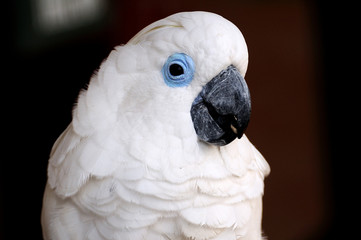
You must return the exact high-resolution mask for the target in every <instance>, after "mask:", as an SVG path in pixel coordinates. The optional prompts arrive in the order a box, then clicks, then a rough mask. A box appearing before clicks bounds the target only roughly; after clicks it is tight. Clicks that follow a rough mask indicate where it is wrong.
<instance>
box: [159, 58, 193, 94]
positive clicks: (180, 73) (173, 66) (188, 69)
mask: <svg viewBox="0 0 361 240" xmlns="http://www.w3.org/2000/svg"><path fill="white" fill-rule="evenodd" d="M162 74H163V78H164V82H165V83H166V84H167V85H168V86H169V87H185V86H187V85H188V84H189V83H190V82H191V81H192V80H193V76H194V62H193V59H192V58H191V57H190V56H188V55H187V54H184V53H175V54H173V55H171V56H169V58H168V59H167V61H166V62H165V63H164V65H163V68H162Z"/></svg>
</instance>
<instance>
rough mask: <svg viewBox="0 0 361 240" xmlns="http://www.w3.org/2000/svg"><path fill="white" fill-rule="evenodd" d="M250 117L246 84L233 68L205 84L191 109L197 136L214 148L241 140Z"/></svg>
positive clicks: (228, 68) (248, 94)
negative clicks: (214, 146) (237, 139)
mask: <svg viewBox="0 0 361 240" xmlns="http://www.w3.org/2000/svg"><path fill="white" fill-rule="evenodd" d="M250 115H251V99H250V93H249V90H248V86H247V83H246V81H245V80H244V78H243V77H242V75H241V74H240V72H239V71H238V70H237V69H236V67H234V66H233V65H230V66H229V67H227V69H225V70H223V71H221V72H220V73H219V74H218V75H217V76H215V77H214V78H213V79H212V80H211V81H209V82H208V83H207V84H206V85H205V86H204V87H203V89H202V91H201V92H200V93H199V94H198V96H197V97H196V99H195V100H194V101H193V104H192V107H191V117H192V121H193V125H194V129H195V131H196V133H197V135H198V137H199V138H200V139H201V140H203V141H205V142H208V143H211V144H215V145H218V146H224V145H227V144H228V143H230V142H232V141H233V140H234V139H235V138H237V137H238V138H241V137H242V135H243V133H244V131H245V130H246V128H247V125H248V122H249V119H250Z"/></svg>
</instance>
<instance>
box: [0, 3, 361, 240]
mask: <svg viewBox="0 0 361 240" xmlns="http://www.w3.org/2000/svg"><path fill="white" fill-rule="evenodd" d="M53 2H57V3H59V5H57V6H55V5H53V6H52V5H44V3H46V0H33V1H29V0H28V1H26V0H23V1H22V0H16V1H13V2H12V3H11V4H10V6H8V8H5V15H4V16H3V17H5V18H4V20H3V21H2V22H3V25H4V26H5V28H4V29H3V32H6V33H5V36H3V40H5V41H6V42H5V43H4V45H3V47H4V49H3V56H5V59H4V62H5V64H3V69H4V71H3V77H2V82H3V87H2V99H3V106H4V111H3V120H4V121H3V129H4V131H3V132H4V133H5V134H3V136H4V140H3V142H5V146H4V147H3V149H4V150H5V151H4V152H3V156H2V160H1V177H2V178H1V184H0V187H1V198H0V201H1V205H2V207H1V208H0V217H1V218H0V239H22V238H26V239H42V237H41V226H40V212H41V205H42V194H43V191H44V186H45V182H46V168H47V161H48V155H49V152H50V149H51V147H52V145H53V143H54V141H55V140H56V138H57V137H58V136H59V135H60V133H61V132H62V131H63V130H64V129H65V128H66V126H67V125H68V124H69V123H70V121H71V111H72V107H73V105H74V103H75V102H76V98H77V95H78V93H79V91H80V89H81V88H83V87H85V86H86V84H87V82H88V81H89V78H90V76H91V75H92V73H93V71H94V70H96V69H97V67H98V66H99V64H100V63H101V61H102V60H103V59H104V58H106V57H107V55H108V54H109V52H110V51H111V50H112V48H113V47H114V46H116V45H119V44H124V43H126V42H127V41H128V40H129V39H130V38H131V37H132V36H133V35H134V34H136V33H137V32H138V31H139V30H141V29H142V28H143V27H145V26H146V25H148V24H150V23H151V22H153V21H155V20H158V19H160V18H163V17H166V16H168V15H170V14H172V13H175V12H179V11H189V10H205V11H211V12H215V13H218V14H220V15H222V16H224V17H225V18H227V19H229V20H231V21H232V22H233V23H235V24H236V25H237V26H238V27H239V28H240V30H241V31H242V33H243V34H244V36H245V39H246V42H247V44H248V48H249V56H250V58H249V68H248V72H247V75H246V80H247V82H248V85H249V88H250V91H251V95H252V118H251V123H250V125H249V128H248V130H247V135H248V137H249V138H250V140H251V141H252V142H253V143H254V144H255V146H256V147H257V148H258V149H259V150H260V152H261V153H262V154H263V155H264V156H265V158H266V159H267V161H268V162H269V164H270V165H271V169H272V171H271V175H270V176H269V177H268V178H267V179H266V180H265V185H266V187H265V196H264V214H263V216H264V217H263V228H264V231H265V234H266V235H267V236H268V239H270V240H316V239H329V238H338V239H351V238H353V234H355V233H356V231H357V230H358V226H357V225H356V223H358V222H359V220H358V219H357V216H358V207H357V206H358V189H359V188H358V187H357V185H356V184H357V181H358V180H357V178H358V173H357V169H358V166H357V163H358V161H357V160H359V159H360V157H359V156H358V155H357V150H358V144H359V142H360V141H359V139H358V136H359V135H358V129H357V130H356V126H357V124H355V123H357V120H356V119H357V118H358V112H359V107H358V106H357V105H358V102H359V100H358V99H357V98H358V96H359V94H358V88H359V86H358V81H357V80H359V79H360V77H359V76H358V75H357V74H355V73H356V71H357V69H358V68H359V67H358V66H357V65H356V64H355V63H357V61H358V62H359V60H358V58H359V56H358V54H357V53H356V48H354V45H353V43H355V42H356V40H355V39H356V35H357V34H358V32H359V27H356V26H355V25H356V23H357V21H356V20H357V18H358V17H357V14H354V11H353V9H356V8H355V7H354V6H351V5H349V4H348V3H347V2H345V1H344V2H342V3H343V4H342V5H341V4H340V3H339V2H337V1H332V2H330V1H327V2H326V3H324V2H321V1H301V0H298V1H297V0H294V1H282V0H273V1H272V0H268V1H267V0H253V1H251V0H248V1H241V0H222V1H219V0H218V1H216V0H207V1H206V0H200V1H191V0H183V1H160V0H153V1H146V0H132V1H116V0H108V1H101V0H99V1H97V0H93V1H88V2H92V3H93V4H95V5H93V6H89V5H87V6H85V5H84V2H86V1H82V0H76V1H66V0H57V1H53ZM74 3H78V5H71V4H74ZM94 6H95V7H94ZM4 53H5V55H4ZM357 67H358V68H357ZM353 216H355V218H354V217H353ZM355 236H356V235H355Z"/></svg>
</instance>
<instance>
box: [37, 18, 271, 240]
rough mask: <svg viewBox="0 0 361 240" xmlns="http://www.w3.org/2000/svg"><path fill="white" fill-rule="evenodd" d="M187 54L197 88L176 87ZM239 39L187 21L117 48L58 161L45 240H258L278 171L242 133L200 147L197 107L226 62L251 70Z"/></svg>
mask: <svg viewBox="0 0 361 240" xmlns="http://www.w3.org/2000/svg"><path fill="white" fill-rule="evenodd" d="M174 52H186V53H187V54H189V55H191V56H192V57H193V59H194V61H195V64H196V67H197V68H196V69H197V70H196V73H195V76H194V80H193V81H192V83H191V84H190V85H189V86H187V87H184V88H169V87H168V86H167V85H166V84H165V83H164V82H163V80H162V75H161V71H160V70H161V68H162V65H163V63H164V61H165V60H166V59H167V58H168V56H169V55H170V54H173V53H174ZM247 59H248V53H247V48H246V45H245V42H244V39H243V36H242V34H241V33H240V31H239V30H238V29H237V28H236V27H235V26H234V25H233V24H232V23H230V22H229V21H227V20H225V19H224V18H222V17H220V16H218V15H216V14H211V13H205V12H189V13H180V14H175V15H172V16H170V17H169V18H166V19H163V20H160V21H158V22H156V23H153V24H151V25H150V26H148V27H146V28H145V29H143V30H142V31H141V32H140V33H138V34H137V35H136V36H135V37H134V38H133V39H131V40H130V41H129V42H128V43H127V44H126V45H123V46H119V47H116V48H115V49H114V50H113V51H112V52H111V53H110V55H109V57H108V59H107V60H105V61H104V62H103V63H102V65H101V67H100V69H99V71H98V72H97V73H95V74H94V76H93V77H92V78H91V80H90V83H89V87H88V89H87V90H84V91H82V92H81V93H80V95H79V98H78V102H77V105H76V107H75V108H74V111H73V120H72V122H71V123H70V125H69V126H68V128H67V129H66V130H65V131H64V132H63V133H62V134H61V136H60V137H59V138H58V140H57V141H56V142H55V144H54V146H53V149H52V151H51V154H50V159H49V166H48V183H47V186H46V190H45V193H44V203H43V211H42V226H43V234H44V238H45V239H122V240H123V239H132V240H134V239H179V240H180V239H227V240H229V239H248V240H251V239H252V240H256V239H257V240H260V239H261V212H262V201H261V199H262V195H263V187H264V185H263V179H264V177H265V176H267V175H268V174H269V172H270V168H269V165H268V164H267V162H266V161H265V159H264V158H263V156H262V155H261V154H260V153H259V152H258V151H257V150H256V148H255V147H254V146H253V145H252V144H251V143H250V141H249V140H248V138H247V137H246V136H245V135H244V136H243V137H242V138H241V139H240V140H235V141H233V142H232V143H230V144H228V145H226V146H223V147H219V146H213V145H209V144H207V143H204V142H202V141H200V140H199V139H198V138H197V135H196V133H195V130H194V127H193V123H192V120H191V117H190V107H191V104H192V101H193V100H194V99H195V97H196V96H197V94H198V93H199V91H200V90H201V88H202V86H203V85H204V84H205V83H206V82H207V81H209V80H210V79H211V78H212V76H215V75H216V73H218V72H219V71H220V70H221V69H222V68H223V67H224V66H228V65H229V64H234V65H235V66H236V67H237V68H238V69H239V70H240V71H241V73H242V74H243V76H244V75H245V71H246V69H247Z"/></svg>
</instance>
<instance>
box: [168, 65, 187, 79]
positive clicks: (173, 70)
mask: <svg viewBox="0 0 361 240" xmlns="http://www.w3.org/2000/svg"><path fill="white" fill-rule="evenodd" d="M169 72H170V74H172V75H173V76H179V75H182V74H184V70H183V68H182V67H181V66H180V65H179V64H172V65H170V66H169Z"/></svg>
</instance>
